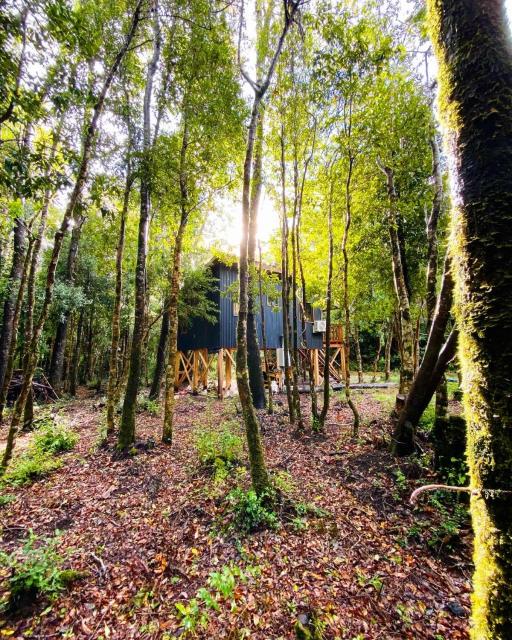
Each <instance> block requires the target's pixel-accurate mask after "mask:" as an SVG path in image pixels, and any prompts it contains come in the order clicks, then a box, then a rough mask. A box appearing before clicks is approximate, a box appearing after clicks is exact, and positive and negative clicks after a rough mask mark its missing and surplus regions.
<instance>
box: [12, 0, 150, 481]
mask: <svg viewBox="0 0 512 640" xmlns="http://www.w3.org/2000/svg"><path fill="white" fill-rule="evenodd" d="M142 3H143V0H139V1H138V2H137V5H136V6H135V10H134V13H133V17H132V21H131V24H130V29H129V31H128V33H127V35H126V37H125V39H124V42H123V45H122V47H121V49H120V50H119V51H118V53H117V55H116V57H115V60H114V63H113V64H112V66H111V67H110V69H109V70H108V72H107V74H106V77H105V79H104V81H103V85H102V88H101V91H100V94H99V97H98V100H97V102H96V105H95V106H94V109H93V114H92V118H91V120H90V122H89V125H88V127H87V133H86V136H85V140H84V145H83V149H82V157H81V161H80V165H79V168H78V173H77V176H76V180H75V184H74V187H73V191H72V192H71V195H70V199H69V202H68V205H67V207H66V210H65V212H64V216H63V219H62V222H61V225H60V227H59V229H58V230H57V232H56V233H55V237H54V243H53V249H52V253H51V257H50V262H49V265H48V271H47V275H46V287H45V293H44V299H43V304H42V308H41V313H40V315H39V319H38V321H37V324H36V326H35V328H34V331H33V335H32V341H31V344H30V351H29V353H28V358H27V363H26V365H25V368H24V372H23V385H22V387H21V390H20V394H19V396H18V398H17V400H16V403H15V405H14V410H13V413H12V418H11V426H10V429H9V433H8V436H7V445H6V448H5V451H4V456H3V459H2V464H1V466H0V469H1V470H5V468H6V467H7V464H8V462H9V460H10V459H11V456H12V452H13V449H14V443H15V440H16V435H17V432H18V428H19V425H20V422H21V419H22V415H23V411H24V409H25V402H26V401H27V397H28V394H29V392H30V390H31V388H32V379H33V376H34V370H35V368H36V365H37V358H38V347H39V338H40V337H41V333H42V331H43V328H44V325H45V322H46V319H47V317H48V312H49V310H50V305H51V302H52V300H53V288H54V283H55V271H56V269H57V263H58V261H59V257H60V252H61V249H62V242H63V240H64V236H65V235H66V233H67V231H68V225H69V222H70V220H71V219H72V217H73V215H74V212H75V208H76V205H77V203H78V201H79V200H80V197H81V195H82V192H83V190H84V186H85V182H86V179H87V171H88V168H89V162H90V159H91V155H92V152H93V148H94V141H95V138H96V132H97V129H98V122H99V118H100V116H101V113H102V111H103V106H104V103H105V98H106V96H107V93H108V91H109V89H110V85H111V84H112V81H113V79H114V76H115V74H116V72H117V69H118V68H119V65H120V64H121V61H122V59H123V58H124V56H125V54H126V52H127V51H128V48H129V47H130V44H131V42H132V40H133V38H134V36H135V33H136V31H137V28H138V25H139V21H140V17H141V8H142Z"/></svg>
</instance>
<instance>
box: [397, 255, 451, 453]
mask: <svg viewBox="0 0 512 640" xmlns="http://www.w3.org/2000/svg"><path fill="white" fill-rule="evenodd" d="M452 293H453V280H452V275H451V272H450V261H449V260H448V259H446V260H445V267H444V274H443V281H442V285H441V290H440V292H439V296H438V300H437V306H436V311H435V314H434V317H433V319H432V324H431V327H430V333H429V336H428V340H427V346H426V348H425V354H424V356H423V360H422V361H421V366H420V368H419V370H418V372H417V374H416V376H415V378H414V381H413V383H412V386H411V388H410V390H409V393H408V395H407V398H406V399H405V405H404V407H403V409H402V411H401V412H400V415H399V417H398V421H397V424H396V426H395V431H394V437H393V451H394V453H395V454H396V455H400V456H404V455H409V454H411V453H413V451H414V450H415V446H416V445H415V434H416V428H417V426H418V422H419V419H420V418H421V416H422V415H423V412H424V411H425V409H426V408H427V406H428V404H429V402H430V400H431V399H432V396H433V395H434V393H435V391H436V388H437V385H438V384H439V383H440V382H441V380H442V379H443V377H444V374H445V371H446V367H447V366H448V364H449V363H450V362H451V360H452V359H453V358H454V356H455V352H456V348H457V331H456V330H455V329H453V330H452V331H451V333H450V335H449V337H448V339H447V340H446V341H445V332H446V328H447V326H448V321H449V319H450V310H451V307H452Z"/></svg>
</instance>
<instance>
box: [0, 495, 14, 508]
mask: <svg viewBox="0 0 512 640" xmlns="http://www.w3.org/2000/svg"><path fill="white" fill-rule="evenodd" d="M15 500H16V496H13V495H12V493H4V495H3V496H0V507H5V506H6V505H8V504H11V502H14V501H15Z"/></svg>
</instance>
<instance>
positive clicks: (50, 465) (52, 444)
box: [2, 419, 78, 486]
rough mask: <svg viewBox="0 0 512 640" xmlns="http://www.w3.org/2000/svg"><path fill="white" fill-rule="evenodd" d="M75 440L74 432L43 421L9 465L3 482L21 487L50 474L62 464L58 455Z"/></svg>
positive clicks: (61, 424) (52, 420) (63, 426)
mask: <svg viewBox="0 0 512 640" xmlns="http://www.w3.org/2000/svg"><path fill="white" fill-rule="evenodd" d="M77 441H78V436H77V434H76V433H74V432H73V431H72V430H71V429H70V428H69V427H68V426H66V425H65V424H63V423H60V422H56V421H55V420H54V419H51V420H45V421H44V422H43V423H42V425H41V426H40V427H39V428H38V429H37V430H36V431H35V432H34V437H33V440H32V442H31V444H30V446H29V447H28V448H27V449H26V451H24V452H23V453H21V454H20V455H18V456H17V457H16V458H15V459H14V460H13V462H12V464H11V465H10V466H9V467H8V469H7V471H6V473H5V475H4V476H3V477H2V485H14V486H20V485H24V484H29V483H30V482H33V481H34V480H38V479H39V478H43V477H45V476H47V475H49V474H50V473H52V472H53V471H55V470H56V469H59V468H60V467H61V466H62V460H61V459H60V458H59V457H58V454H60V453H65V452H66V451H70V450H71V449H73V447H74V446H75V444H76V443H77Z"/></svg>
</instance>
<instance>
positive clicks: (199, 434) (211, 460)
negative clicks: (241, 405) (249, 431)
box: [194, 420, 243, 467]
mask: <svg viewBox="0 0 512 640" xmlns="http://www.w3.org/2000/svg"><path fill="white" fill-rule="evenodd" d="M239 431H240V427H239V425H238V423H237V422H236V421H234V420H230V421H226V422H223V423H222V424H221V425H220V426H219V427H218V428H215V427H213V426H211V425H208V426H207V427H198V428H197V429H196V430H195V432H194V445H195V448H196V451H197V456H198V458H199V461H200V463H201V464H202V465H205V466H214V467H215V466H220V465H219V461H222V462H223V463H225V465H227V466H228V467H229V466H233V465H234V464H235V463H237V462H238V461H239V460H240V459H241V458H242V455H243V440H242V438H241V436H240V435H239V433H237V432H239Z"/></svg>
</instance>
